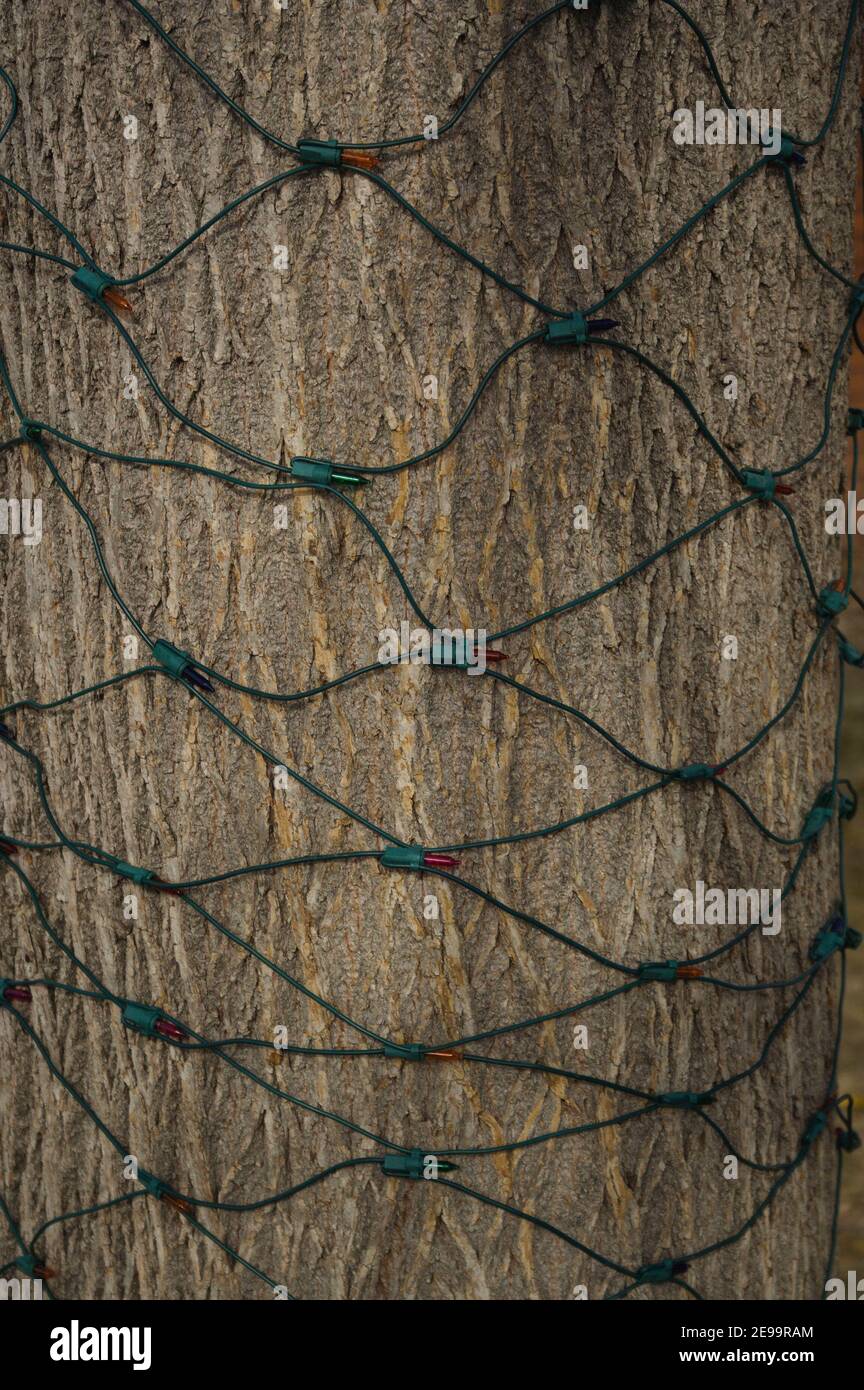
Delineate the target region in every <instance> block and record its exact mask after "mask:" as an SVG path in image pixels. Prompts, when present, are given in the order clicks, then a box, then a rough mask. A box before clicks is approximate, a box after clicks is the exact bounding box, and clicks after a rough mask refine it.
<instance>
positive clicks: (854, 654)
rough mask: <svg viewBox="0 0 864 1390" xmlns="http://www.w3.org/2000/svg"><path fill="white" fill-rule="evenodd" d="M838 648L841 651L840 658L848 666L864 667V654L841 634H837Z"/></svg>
mask: <svg viewBox="0 0 864 1390" xmlns="http://www.w3.org/2000/svg"><path fill="white" fill-rule="evenodd" d="M835 630H836V629H835ZM837 646H838V647H839V649H840V658H841V660H842V661H845V662H846V665H847V666H864V652H859V650H858V648H857V647H853V645H852V643H851V642H850V641H848V640H847V638H845V637H844V636H843V635H842V633H840V632H838V633H837Z"/></svg>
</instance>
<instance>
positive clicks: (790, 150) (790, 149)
mask: <svg viewBox="0 0 864 1390" xmlns="http://www.w3.org/2000/svg"><path fill="white" fill-rule="evenodd" d="M776 133H777V132H776V131H773V130H769V131H768V134H767V135H766V136H765V138H764V140H763V141H762V147H763V149H765V148H767V147H768V146H769V145H773V144H774V139H775V136H776ZM768 157H769V159H772V160H775V161H776V162H777V163H778V164H803V163H804V162H805V160H804V156H803V154H799V153H798V151H797V150H796V148H795V141H794V140H793V139H792V137H791V136H790V135H787V134H786V132H785V131H783V130H781V131H780V148H779V150H778V151H777V153H776V154H771V155H769V156H768Z"/></svg>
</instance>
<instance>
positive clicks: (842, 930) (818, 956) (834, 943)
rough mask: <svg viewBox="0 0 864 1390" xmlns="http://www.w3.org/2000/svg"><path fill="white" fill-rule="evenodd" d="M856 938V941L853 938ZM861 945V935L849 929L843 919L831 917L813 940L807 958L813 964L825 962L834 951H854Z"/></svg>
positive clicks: (853, 929)
mask: <svg viewBox="0 0 864 1390" xmlns="http://www.w3.org/2000/svg"><path fill="white" fill-rule="evenodd" d="M856 936H857V938H858V940H857V941H856V940H855V939H854V938H855V937H856ZM860 944H861V933H860V932H858V931H855V928H854V927H850V926H849V925H848V923H847V922H846V920H845V918H843V917H841V916H839V915H838V916H836V917H832V918H831V920H830V922H826V924H825V926H824V927H822V928H821V929H820V930H819V931H818V932H817V933H816V935H815V937H814V938H813V944H812V946H811V947H810V951H809V958H810V960H812V961H813V962H814V963H815V962H818V961H823V960H827V959H828V957H829V956H832V955H833V954H834V952H835V951H845V950H846V949H847V948H848V949H849V950H852V951H854V950H856V949H857V947H858V946H859V945H860Z"/></svg>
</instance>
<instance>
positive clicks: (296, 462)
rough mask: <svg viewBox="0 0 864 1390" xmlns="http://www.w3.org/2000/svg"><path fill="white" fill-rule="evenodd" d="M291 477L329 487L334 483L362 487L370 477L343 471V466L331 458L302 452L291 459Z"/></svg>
mask: <svg viewBox="0 0 864 1390" xmlns="http://www.w3.org/2000/svg"><path fill="white" fill-rule="evenodd" d="M291 477H292V478H299V479H300V481H301V482H304V483H315V484H317V485H318V486H320V487H329V486H330V485H331V484H332V483H342V484H343V485H344V486H346V487H360V486H361V485H365V484H366V483H368V482H369V479H368V478H361V477H360V475H359V474H358V473H343V472H342V470H341V468H338V467H337V465H336V464H335V463H331V462H330V460H329V459H313V458H305V457H304V456H302V455H300V454H298V455H297V457H296V458H293V459H292V460H291Z"/></svg>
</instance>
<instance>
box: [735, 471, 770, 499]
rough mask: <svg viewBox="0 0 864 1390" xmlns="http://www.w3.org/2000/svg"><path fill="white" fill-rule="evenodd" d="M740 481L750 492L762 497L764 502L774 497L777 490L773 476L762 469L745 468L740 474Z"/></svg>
mask: <svg viewBox="0 0 864 1390" xmlns="http://www.w3.org/2000/svg"><path fill="white" fill-rule="evenodd" d="M741 481H742V483H743V484H744V486H745V487H747V488H749V489H750V491H751V492H755V493H756V495H757V496H758V497H764V498H766V500H767V499H769V498H771V497H773V496H774V493H775V490H776V488H777V479H776V478H775V476H774V474H773V473H769V472H768V470H767V469H764V468H758V469H749V468H745V469H744V471H743V472H742V474H741Z"/></svg>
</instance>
